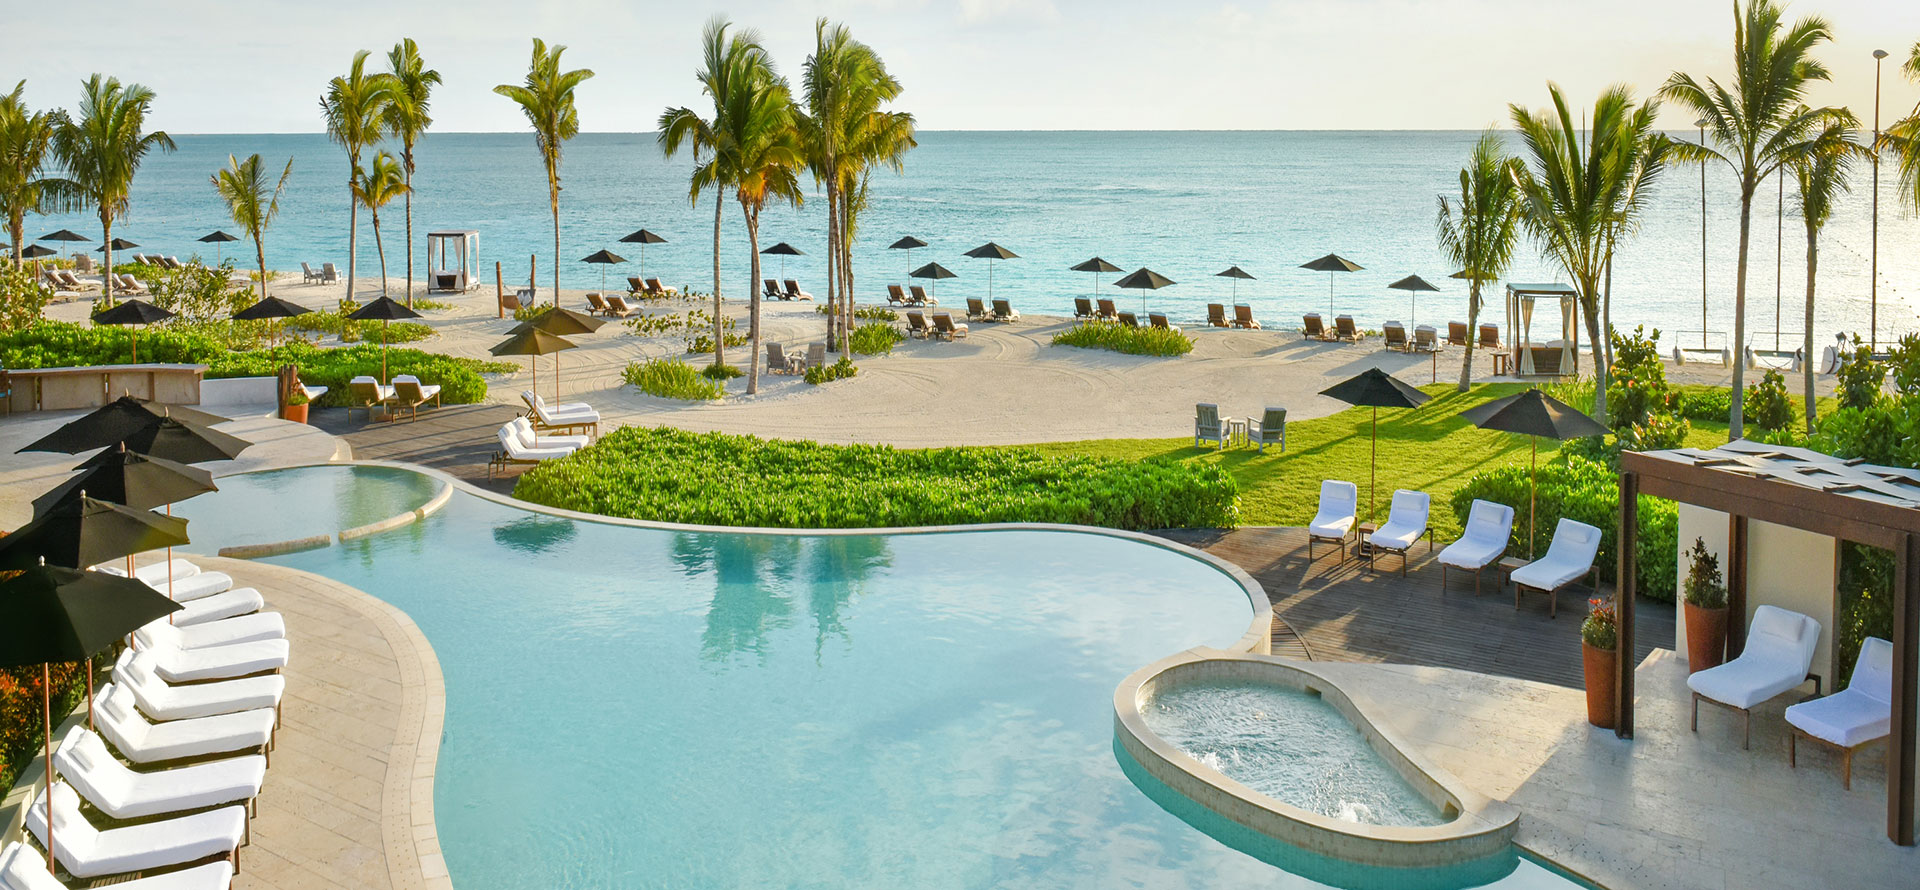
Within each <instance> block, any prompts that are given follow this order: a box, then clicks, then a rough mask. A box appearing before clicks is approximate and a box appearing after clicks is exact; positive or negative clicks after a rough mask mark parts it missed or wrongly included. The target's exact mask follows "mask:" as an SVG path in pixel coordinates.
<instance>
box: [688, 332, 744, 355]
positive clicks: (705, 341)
mask: <svg viewBox="0 0 1920 890" xmlns="http://www.w3.org/2000/svg"><path fill="white" fill-rule="evenodd" d="M729 327H731V325H729ZM726 343H727V348H728V349H732V348H734V347H736V346H745V345H747V335H745V334H736V333H734V332H732V331H728V332H727V335H726ZM711 352H713V335H712V334H710V333H709V334H697V335H695V336H692V337H689V338H687V353H688V354H689V355H706V354H708V353H711Z"/></svg>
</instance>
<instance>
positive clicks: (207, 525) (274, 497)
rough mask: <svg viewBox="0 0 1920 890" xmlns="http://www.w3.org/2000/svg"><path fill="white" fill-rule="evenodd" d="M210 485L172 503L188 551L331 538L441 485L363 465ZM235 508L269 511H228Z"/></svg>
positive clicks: (428, 495)
mask: <svg viewBox="0 0 1920 890" xmlns="http://www.w3.org/2000/svg"><path fill="white" fill-rule="evenodd" d="M214 484H215V485H218V486H219V487H220V490H219V491H217V492H213V493H211V494H204V495H201V496H200V497H197V498H194V499H192V500H187V501H181V502H180V503H178V504H175V505H174V506H173V514H174V515H175V516H181V517H185V518H186V519H187V521H188V523H187V534H188V536H189V537H191V538H192V539H193V543H192V544H190V545H188V546H187V547H186V548H184V549H186V550H187V551H189V552H192V553H213V552H216V551H218V550H219V549H220V548H221V547H234V546H242V545H250V544H267V543H272V542H276V541H291V540H294V539H296V538H308V537H313V536H316V535H327V536H331V535H335V534H338V533H339V532H340V531H341V530H342V529H349V528H354V527H356V526H361V525H365V524H367V523H370V522H378V521H380V520H382V519H386V518H387V517H389V516H393V515H396V514H399V513H405V512H407V511H408V510H413V509H416V508H418V507H420V506H421V505H422V504H425V503H426V502H427V501H428V500H430V499H432V497H433V495H434V493H435V492H437V491H438V490H439V489H440V486H441V484H442V483H441V482H440V481H439V480H438V479H435V478H433V477H432V476H427V475H423V474H420V473H415V472H412V471H410V470H403V469H399V468H396V467H374V466H362V467H355V468H353V469H352V470H345V469H343V468H337V467H336V468H319V467H316V468H312V469H311V470H306V469H301V470H277V471H273V472H266V473H240V474H237V475H232V476H221V477H220V478H218V479H216V480H214ZM235 504H247V505H255V504H265V505H270V506H269V507H265V508H262V509H233V505H235Z"/></svg>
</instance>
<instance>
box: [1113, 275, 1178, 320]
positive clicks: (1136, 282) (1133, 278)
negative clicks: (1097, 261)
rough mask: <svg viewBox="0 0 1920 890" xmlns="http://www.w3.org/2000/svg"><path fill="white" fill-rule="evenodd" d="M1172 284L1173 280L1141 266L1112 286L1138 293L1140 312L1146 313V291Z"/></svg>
mask: <svg viewBox="0 0 1920 890" xmlns="http://www.w3.org/2000/svg"><path fill="white" fill-rule="evenodd" d="M1173 283H1175V282H1174V281H1173V279H1171V278H1168V277H1167V276H1165V275H1162V274H1160V273H1158V272H1155V271H1153V270H1152V269H1148V268H1146V267H1144V266H1142V267H1140V268H1139V269H1135V270H1134V271H1133V272H1132V273H1131V274H1129V275H1127V276H1126V277H1124V278H1122V279H1120V280H1119V281H1116V282H1114V283H1113V286H1114V287H1125V288H1132V289H1135V290H1138V291H1140V311H1141V312H1145V311H1147V291H1150V290H1159V289H1161V288H1163V287H1166V286H1167V285H1169V284H1173Z"/></svg>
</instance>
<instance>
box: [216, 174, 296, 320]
mask: <svg viewBox="0 0 1920 890" xmlns="http://www.w3.org/2000/svg"><path fill="white" fill-rule="evenodd" d="M292 175H293V159H292V158H288V159H287V167H286V169H285V170H282V171H280V181H279V182H277V183H274V184H273V185H272V186H271V187H269V186H268V185H267V176H268V174H267V170H266V167H265V165H263V164H262V163H261V161H260V155H258V154H255V155H253V156H252V157H249V158H247V159H246V160H244V161H242V160H240V159H238V158H235V157H234V156H233V155H227V169H225V170H215V171H214V173H213V177H212V181H213V190H214V191H216V192H219V193H220V197H221V198H223V199H225V200H226V202H227V212H228V213H231V214H233V223H234V225H237V226H239V227H241V228H243V229H246V230H247V234H248V235H249V236H251V237H252V238H253V256H254V259H256V260H258V261H259V263H260V299H263V300H264V299H266V298H267V239H266V234H267V226H268V225H269V224H271V223H272V222H273V218H274V217H275V216H278V215H279V214H280V193H281V192H284V191H286V190H287V177H289V176H292Z"/></svg>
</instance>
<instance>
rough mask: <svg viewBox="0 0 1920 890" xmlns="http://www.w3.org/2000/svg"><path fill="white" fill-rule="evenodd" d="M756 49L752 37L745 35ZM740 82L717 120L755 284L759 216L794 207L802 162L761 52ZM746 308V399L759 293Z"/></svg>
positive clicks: (754, 370) (781, 90)
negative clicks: (776, 202) (775, 202)
mask: <svg viewBox="0 0 1920 890" xmlns="http://www.w3.org/2000/svg"><path fill="white" fill-rule="evenodd" d="M744 36H745V37H746V39H748V40H749V41H750V42H752V43H755V44H758V43H759V41H758V39H757V38H756V35H753V34H752V33H751V32H748V33H747V34H745V35H744ZM741 73H744V74H745V75H746V76H745V77H738V76H736V77H733V78H730V79H729V82H728V84H727V93H726V95H725V96H724V107H725V110H724V112H723V113H721V114H720V115H719V120H718V123H719V124H720V127H721V132H720V134H719V136H720V139H719V141H720V144H721V145H722V146H723V147H724V148H723V151H722V153H723V154H726V153H731V154H732V158H733V160H732V167H733V172H734V186H733V189H734V192H733V194H734V199H735V200H737V201H739V202H740V212H741V214H742V215H743V216H744V217H746V223H747V246H748V249H749V250H750V251H751V263H750V264H751V266H752V269H753V273H752V274H753V278H752V280H753V281H755V282H758V281H759V280H760V212H761V211H762V210H763V209H765V208H766V206H767V202H768V201H769V200H771V199H774V198H780V199H784V200H786V201H787V202H789V203H792V204H795V205H798V204H799V203H800V200H801V196H800V179H799V175H798V173H799V170H800V167H801V166H803V165H804V164H805V163H806V159H805V157H804V156H803V153H802V151H801V146H800V134H799V131H798V129H796V127H795V124H794V118H795V116H796V112H797V109H796V108H794V105H793V94H792V92H790V91H789V90H788V88H787V81H786V79H785V78H782V77H781V76H780V75H779V72H778V71H776V70H775V68H774V65H773V57H772V56H769V55H767V54H766V53H764V52H762V53H757V54H753V55H751V56H750V61H749V62H748V67H747V68H746V70H745V71H744V72H741ZM747 305H748V308H747V339H748V348H749V349H750V350H752V353H751V354H750V355H749V356H748V358H747V394H748V395H752V394H754V393H756V392H759V391H760V289H759V288H758V287H755V288H753V289H752V297H751V299H750V301H749V302H748V304H747Z"/></svg>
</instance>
